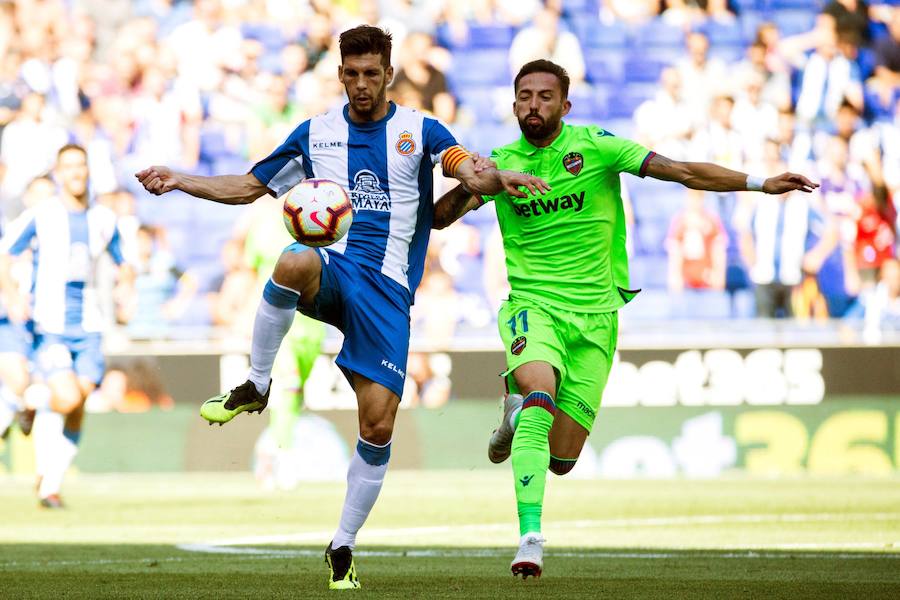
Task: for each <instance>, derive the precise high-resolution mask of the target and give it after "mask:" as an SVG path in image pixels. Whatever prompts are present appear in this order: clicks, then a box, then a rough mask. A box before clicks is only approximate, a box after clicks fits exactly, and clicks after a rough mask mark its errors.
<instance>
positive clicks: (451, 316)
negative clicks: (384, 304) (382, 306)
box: [412, 268, 463, 348]
mask: <svg viewBox="0 0 900 600" xmlns="http://www.w3.org/2000/svg"><path fill="white" fill-rule="evenodd" d="M462 316H463V315H462V305H461V302H460V298H459V294H457V293H456V291H455V290H454V289H453V279H452V278H451V277H450V275H448V274H447V273H445V272H444V271H442V270H441V269H440V268H433V269H431V270H429V271H427V272H426V273H425V276H424V277H423V278H422V284H421V285H420V286H419V289H418V291H416V303H415V304H414V305H413V309H412V326H413V329H414V331H416V333H418V334H419V335H421V336H423V338H424V339H425V340H427V341H428V343H429V344H433V345H434V346H435V347H437V348H446V347H447V346H448V345H449V344H450V342H451V341H452V340H453V335H454V333H455V332H456V327H457V325H458V324H459V321H460V318H461V317H462Z"/></svg>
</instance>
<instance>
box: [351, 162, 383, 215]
mask: <svg viewBox="0 0 900 600" xmlns="http://www.w3.org/2000/svg"><path fill="white" fill-rule="evenodd" d="M350 201H351V202H352V203H353V210H378V211H382V212H389V211H390V210H391V198H390V197H389V196H388V195H387V194H386V193H385V191H384V190H383V189H381V181H380V180H379V179H378V175H376V174H375V173H373V172H372V171H369V170H368V169H363V170H362V171H357V172H356V175H354V176H353V189H352V190H350Z"/></svg>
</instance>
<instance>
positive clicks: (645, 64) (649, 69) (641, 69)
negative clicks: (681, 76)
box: [625, 56, 666, 83]
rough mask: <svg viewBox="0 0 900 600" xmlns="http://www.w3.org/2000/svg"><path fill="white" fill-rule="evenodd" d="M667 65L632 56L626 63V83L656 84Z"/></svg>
mask: <svg viewBox="0 0 900 600" xmlns="http://www.w3.org/2000/svg"><path fill="white" fill-rule="evenodd" d="M665 67H666V63H664V62H662V61H658V60H648V59H644V58H640V57H637V56H632V57H631V58H629V59H628V60H627V61H626V62H625V79H626V81H636V82H643V83H656V82H657V81H659V75H660V73H662V70H663V68H665Z"/></svg>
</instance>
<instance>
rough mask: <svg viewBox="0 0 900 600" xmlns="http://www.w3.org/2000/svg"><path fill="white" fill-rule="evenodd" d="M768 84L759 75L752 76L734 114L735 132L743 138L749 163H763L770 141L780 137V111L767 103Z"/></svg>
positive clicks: (747, 81)
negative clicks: (764, 95) (763, 93)
mask: <svg viewBox="0 0 900 600" xmlns="http://www.w3.org/2000/svg"><path fill="white" fill-rule="evenodd" d="M764 82H765V80H764V79H763V76H762V75H761V74H759V73H751V74H750V75H748V76H747V79H746V80H745V81H744V86H743V94H741V96H740V97H739V98H738V100H737V102H735V105H734V110H733V111H732V113H731V122H732V123H733V124H734V128H735V131H737V133H738V134H739V135H740V136H741V138H743V142H744V144H743V149H742V154H743V156H744V157H745V160H751V161H754V160H755V161H758V160H760V159H761V158H762V154H763V149H764V147H765V142H766V140H768V139H772V138H775V137H777V135H778V109H777V108H775V106H774V105H773V104H769V103H768V102H765V101H764V100H763V96H762V91H763V84H764Z"/></svg>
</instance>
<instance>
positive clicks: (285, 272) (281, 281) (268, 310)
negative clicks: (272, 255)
mask: <svg viewBox="0 0 900 600" xmlns="http://www.w3.org/2000/svg"><path fill="white" fill-rule="evenodd" d="M299 248H300V246H299V245H297V244H294V245H291V246H289V247H288V249H287V250H286V251H285V252H284V253H282V255H281V257H279V259H278V262H277V263H276V264H275V271H274V272H273V273H272V279H271V280H270V281H269V283H267V284H266V289H265V291H263V299H262V302H260V305H259V310H258V311H257V313H256V321H255V322H254V324H253V345H252V348H251V351H250V376H249V379H250V381H252V382H253V383H254V385H255V386H256V389H257V391H258V392H259V393H260V394H265V393H266V392H267V391H268V389H269V379H270V376H271V374H272V366H273V365H274V364H275V355H276V354H278V349H279V348H280V347H281V342H282V340H283V339H284V336H285V335H286V334H287V332H288V330H289V329H290V328H291V324H292V323H293V322H294V314H295V313H296V311H297V308H298V307H299V306H302V307H304V308H306V309H312V308H313V301H314V299H315V297H316V294H318V293H319V284H320V281H321V276H322V263H321V260H320V258H319V253H318V252H316V251H315V250H305V251H298V250H299Z"/></svg>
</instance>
